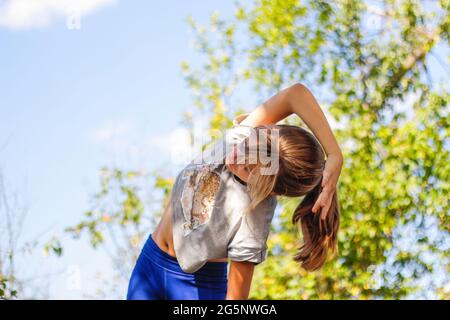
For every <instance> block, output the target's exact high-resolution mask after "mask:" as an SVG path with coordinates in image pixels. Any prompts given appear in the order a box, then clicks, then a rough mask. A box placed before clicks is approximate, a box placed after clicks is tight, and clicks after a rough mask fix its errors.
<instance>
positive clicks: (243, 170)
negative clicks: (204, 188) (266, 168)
mask: <svg viewBox="0 0 450 320" xmlns="http://www.w3.org/2000/svg"><path fill="white" fill-rule="evenodd" d="M237 162H238V161H237V145H234V148H233V151H232V152H230V153H229V154H228V155H227V156H226V158H225V165H226V166H227V168H228V169H229V170H230V171H231V172H232V173H233V174H235V175H236V176H238V178H239V179H241V180H242V181H244V182H248V177H249V175H250V172H251V170H252V169H253V168H254V167H255V166H256V164H248V163H242V164H241V163H237ZM240 162H243V161H242V160H241V161H240ZM247 162H248V161H247Z"/></svg>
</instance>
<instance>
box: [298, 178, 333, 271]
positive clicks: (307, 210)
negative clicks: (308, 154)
mask: <svg viewBox="0 0 450 320" xmlns="http://www.w3.org/2000/svg"><path fill="white" fill-rule="evenodd" d="M321 183H322V178H321V179H320V181H319V183H318V184H317V185H316V186H315V187H314V188H313V189H312V190H311V191H310V192H309V193H307V194H306V195H305V197H304V198H303V200H302V201H301V203H300V204H299V206H298V207H297V208H296V209H295V212H294V215H293V216H292V222H293V223H294V224H297V223H298V222H299V221H300V224H301V229H302V233H303V245H301V246H300V248H299V252H298V253H297V254H296V255H295V256H294V260H295V261H298V262H300V263H301V266H302V267H303V268H304V269H305V270H308V271H314V270H318V269H320V268H321V267H322V266H323V264H324V263H325V262H326V260H327V257H328V253H329V252H331V253H332V254H333V255H334V254H336V253H337V239H336V238H337V232H338V229H339V201H338V195H337V191H336V192H335V193H334V195H333V199H332V201H331V206H330V208H329V212H328V213H327V214H326V218H325V219H321V212H320V210H318V211H317V212H316V213H314V212H313V211H312V208H313V206H314V204H315V203H316V201H317V198H318V197H319V195H320V193H321V192H322V187H321Z"/></svg>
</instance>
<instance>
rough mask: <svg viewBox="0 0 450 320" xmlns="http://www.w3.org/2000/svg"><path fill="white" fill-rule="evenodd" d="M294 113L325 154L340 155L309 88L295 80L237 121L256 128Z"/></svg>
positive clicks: (323, 115) (328, 126)
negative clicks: (317, 141) (320, 145)
mask: <svg viewBox="0 0 450 320" xmlns="http://www.w3.org/2000/svg"><path fill="white" fill-rule="evenodd" d="M293 113H295V114H297V115H298V116H299V117H300V118H301V119H302V120H303V121H304V122H305V123H306V125H307V126H308V127H309V128H310V129H311V131H312V132H313V133H314V135H315V136H316V137H317V139H318V140H319V141H320V143H321V144H322V146H323V148H324V149H325V152H326V154H327V156H330V155H336V156H342V153H341V149H340V148H339V145H338V143H337V141H336V139H335V137H334V135H333V132H332V131H331V128H330V125H329V124H328V121H327V119H326V117H325V114H324V113H323V111H322V109H321V108H320V106H319V104H318V103H317V101H316V99H315V97H314V96H313V94H312V93H311V91H310V90H309V89H308V88H307V87H305V86H304V85H303V84H300V83H296V84H294V85H292V86H290V87H288V88H286V89H283V90H281V91H280V92H278V93H277V94H275V95H274V96H272V97H271V98H270V99H268V100H267V101H265V102H264V103H262V104H261V105H259V106H258V107H256V109H255V110H253V111H252V112H251V113H250V114H249V115H248V116H247V117H246V118H245V119H244V120H242V121H241V122H240V124H244V125H249V126H253V127H256V126H258V125H261V124H275V123H277V122H278V121H281V120H283V119H284V118H286V117H288V116H289V115H291V114H293Z"/></svg>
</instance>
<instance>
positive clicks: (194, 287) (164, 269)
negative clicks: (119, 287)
mask: <svg viewBox="0 0 450 320" xmlns="http://www.w3.org/2000/svg"><path fill="white" fill-rule="evenodd" d="M227 267H228V262H207V263H206V264H205V265H204V266H203V267H201V268H200V269H199V270H197V271H196V272H194V273H187V272H184V271H183V270H182V269H181V267H180V265H179V264H178V260H177V258H175V257H173V256H171V255H169V254H168V253H166V252H164V251H163V250H162V249H161V248H160V247H159V246H158V245H157V244H156V242H155V241H154V240H153V238H152V235H151V234H150V236H149V237H148V239H147V241H146V243H145V245H144V248H143V249H142V251H141V253H140V255H139V257H138V259H137V262H136V265H135V267H134V270H133V273H132V274H131V278H130V282H129V284H128V293H127V300H225V297H226V294H227V283H228V276H227Z"/></svg>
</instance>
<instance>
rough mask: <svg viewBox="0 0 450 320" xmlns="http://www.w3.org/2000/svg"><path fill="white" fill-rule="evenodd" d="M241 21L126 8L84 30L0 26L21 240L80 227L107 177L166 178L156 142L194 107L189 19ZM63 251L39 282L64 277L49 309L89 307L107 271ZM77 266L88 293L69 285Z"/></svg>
mask: <svg viewBox="0 0 450 320" xmlns="http://www.w3.org/2000/svg"><path fill="white" fill-rule="evenodd" d="M99 2H102V1H99ZM232 9H233V4H232V2H228V1H221V2H214V3H212V2H206V1H200V0H194V1H138V2H136V1H118V2H116V3H115V4H114V3H113V4H112V5H105V6H104V7H99V8H97V10H95V11H92V12H91V13H90V14H89V15H87V16H82V17H81V21H80V22H81V24H80V26H81V29H78V30H77V29H73V30H70V29H68V28H67V26H66V19H65V16H64V15H59V16H58V15H56V14H55V16H54V18H53V19H52V18H49V23H48V25H46V26H37V27H33V26H31V27H27V28H22V29H17V28H7V27H3V28H2V27H1V26H0V43H2V46H1V59H0V70H1V72H0V168H1V169H2V170H3V173H4V175H5V176H6V179H7V181H8V183H9V186H10V187H11V188H14V189H16V190H17V191H18V192H20V194H23V201H24V202H25V203H26V204H27V205H28V206H29V214H28V217H27V220H26V221H25V229H24V234H23V240H30V239H34V238H35V237H36V236H39V235H41V234H42V233H44V235H43V236H42V238H41V239H42V240H45V239H46V238H47V237H49V236H50V235H52V234H53V233H57V232H59V231H60V230H61V229H62V228H64V227H66V226H69V225H73V224H74V223H76V222H78V221H79V220H80V219H81V218H82V214H83V212H84V211H86V210H87V209H89V202H88V201H89V196H90V195H92V194H93V193H94V192H96V191H97V180H98V179H97V177H98V170H99V168H100V167H101V166H104V165H120V166H122V167H133V168H136V167H145V168H148V169H156V168H158V169H159V170H164V166H163V164H164V162H165V161H167V153H164V150H163V148H162V147H163V144H164V143H162V142H161V141H160V140H159V139H164V137H165V136H167V135H169V134H170V133H171V132H172V131H173V130H174V129H176V128H177V127H178V126H179V124H180V121H181V115H182V112H183V111H185V110H186V109H187V108H189V107H190V103H191V100H190V94H189V91H188V90H187V88H186V87H185V83H184V81H183V79H182V77H181V72H180V62H181V61H182V60H183V59H188V60H190V61H195V59H198V57H197V56H196V55H195V53H194V50H193V49H192V48H191V46H190V43H191V40H192V35H191V33H190V32H189V28H188V25H187V23H186V22H185V18H186V17H187V16H188V15H190V14H192V15H193V16H194V17H195V19H197V20H199V21H200V22H202V21H204V22H206V21H207V19H208V17H209V15H210V14H211V13H212V12H213V10H219V11H220V12H221V13H222V14H223V16H225V15H227V14H231V13H232ZM152 147H153V149H152ZM155 148H156V150H157V151H160V152H155ZM169 170H170V169H167V172H166V173H167V174H170V173H172V171H169ZM65 245H66V246H67V247H66V248H65V249H66V250H65V252H66V254H65V255H64V256H63V258H61V259H50V258H49V259H48V260H49V261H47V262H45V265H44V266H41V268H40V271H39V272H38V273H40V272H41V271H43V272H53V271H54V272H57V273H58V274H60V273H61V272H63V274H60V275H56V276H53V277H52V278H51V286H50V297H51V298H55V297H62V298H81V297H82V296H83V294H84V293H85V292H91V291H92V290H93V289H94V288H93V287H92V286H91V285H90V282H91V281H89V279H91V277H92V275H93V274H94V273H95V272H96V271H98V270H100V271H107V268H108V266H109V264H108V259H107V258H106V257H105V256H104V254H103V253H102V252H90V251H89V252H86V242H85V241H81V242H74V241H69V242H68V243H65ZM35 256H36V257H35V258H36V261H40V260H39V259H40V258H41V254H40V253H36V254H35ZM40 263H41V262H40ZM73 265H76V266H80V268H81V270H82V285H81V289H80V290H68V289H67V285H66V283H65V282H66V280H67V275H66V271H65V270H66V269H67V268H68V267H69V268H70V266H73ZM35 268H39V267H38V266H35V267H32V268H29V267H25V268H24V271H23V272H24V273H25V274H33V271H35Z"/></svg>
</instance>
